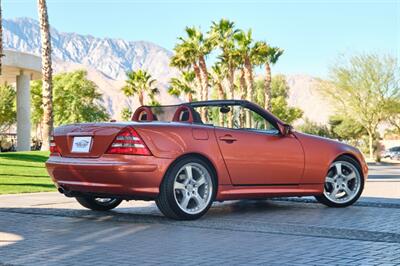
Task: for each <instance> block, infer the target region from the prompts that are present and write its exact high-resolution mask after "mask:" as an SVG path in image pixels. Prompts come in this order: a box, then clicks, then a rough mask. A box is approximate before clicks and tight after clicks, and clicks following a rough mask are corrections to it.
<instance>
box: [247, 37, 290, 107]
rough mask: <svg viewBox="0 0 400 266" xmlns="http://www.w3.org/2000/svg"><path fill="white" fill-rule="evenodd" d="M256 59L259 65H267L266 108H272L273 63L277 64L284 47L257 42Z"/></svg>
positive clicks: (265, 83) (265, 84) (265, 82)
mask: <svg viewBox="0 0 400 266" xmlns="http://www.w3.org/2000/svg"><path fill="white" fill-rule="evenodd" d="M255 50H256V52H255V55H254V57H255V61H256V63H257V64H258V65H264V67H265V81H264V90H265V93H264V94H265V97H264V108H265V109H267V110H271V79H272V76H271V65H274V64H276V62H277V61H278V59H279V57H280V56H281V55H282V54H283V49H280V48H278V47H271V46H269V45H268V44H267V43H265V42H257V44H256V45H255Z"/></svg>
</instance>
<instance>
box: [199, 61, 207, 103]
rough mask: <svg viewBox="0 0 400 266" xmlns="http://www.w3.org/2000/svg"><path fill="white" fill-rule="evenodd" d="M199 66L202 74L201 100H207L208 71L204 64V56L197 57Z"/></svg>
mask: <svg viewBox="0 0 400 266" xmlns="http://www.w3.org/2000/svg"><path fill="white" fill-rule="evenodd" d="M199 66H200V70H201V75H202V79H201V80H202V88H203V97H204V98H203V99H202V100H203V101H207V100H208V71H207V65H206V60H205V58H204V56H201V57H200V58H199Z"/></svg>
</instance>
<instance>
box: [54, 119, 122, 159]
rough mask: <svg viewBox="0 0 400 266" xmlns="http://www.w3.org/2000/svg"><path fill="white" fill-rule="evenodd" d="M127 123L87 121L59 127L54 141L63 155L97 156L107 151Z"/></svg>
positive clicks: (55, 131) (55, 132)
mask: <svg viewBox="0 0 400 266" xmlns="http://www.w3.org/2000/svg"><path fill="white" fill-rule="evenodd" d="M127 126H128V125H127V124H123V123H121V124H119V123H87V124H73V125H66V126H61V127H58V128H56V129H55V130H54V135H53V137H54V141H55V143H56V145H57V146H58V148H59V150H60V152H61V156H64V157H89V158H90V157H92V158H97V157H100V156H101V155H103V154H104V153H106V151H107V149H108V148H109V146H110V145H111V143H112V142H113V140H114V139H115V137H116V136H117V134H118V133H119V132H120V131H121V130H122V129H123V128H125V127H127Z"/></svg>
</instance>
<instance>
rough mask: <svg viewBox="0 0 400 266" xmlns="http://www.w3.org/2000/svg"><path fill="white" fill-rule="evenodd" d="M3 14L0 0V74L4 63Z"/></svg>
mask: <svg viewBox="0 0 400 266" xmlns="http://www.w3.org/2000/svg"><path fill="white" fill-rule="evenodd" d="M3 56H4V55H3V15H2V10H1V0H0V75H1V73H2V69H3V64H2V57H3Z"/></svg>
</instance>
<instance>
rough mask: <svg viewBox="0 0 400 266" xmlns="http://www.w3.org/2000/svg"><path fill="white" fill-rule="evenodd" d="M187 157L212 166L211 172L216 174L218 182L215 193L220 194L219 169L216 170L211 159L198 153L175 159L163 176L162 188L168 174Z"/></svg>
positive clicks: (186, 154) (183, 155)
mask: <svg viewBox="0 0 400 266" xmlns="http://www.w3.org/2000/svg"><path fill="white" fill-rule="evenodd" d="M187 157H197V158H199V159H201V160H203V161H204V162H205V163H207V164H208V166H210V168H211V170H212V171H213V174H214V176H215V182H216V187H215V192H216V194H217V193H218V184H219V181H218V172H217V168H216V166H215V164H214V163H213V162H212V161H211V159H210V158H208V157H207V156H206V155H204V154H201V153H197V152H190V153H185V154H182V155H180V156H178V157H177V158H175V160H173V161H172V162H171V164H170V165H169V166H168V168H167V171H165V174H164V176H163V178H162V181H161V183H160V186H161V184H162V183H163V182H164V179H165V177H166V175H167V174H168V172H169V171H170V170H171V169H172V168H173V167H174V166H175V165H176V164H177V163H178V162H179V161H181V160H183V159H185V158H187Z"/></svg>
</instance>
